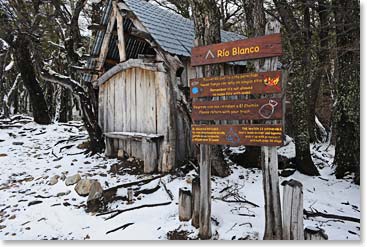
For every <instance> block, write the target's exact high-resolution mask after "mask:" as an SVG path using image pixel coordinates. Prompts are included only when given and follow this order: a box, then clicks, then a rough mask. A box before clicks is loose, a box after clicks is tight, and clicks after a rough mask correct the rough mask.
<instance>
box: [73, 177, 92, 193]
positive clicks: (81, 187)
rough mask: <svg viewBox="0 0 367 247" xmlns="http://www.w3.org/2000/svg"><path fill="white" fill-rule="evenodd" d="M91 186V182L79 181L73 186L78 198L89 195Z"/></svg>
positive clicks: (86, 180)
mask: <svg viewBox="0 0 367 247" xmlns="http://www.w3.org/2000/svg"><path fill="white" fill-rule="evenodd" d="M91 185H92V180H89V179H81V180H80V181H79V182H78V183H77V184H76V186H75V191H76V193H78V195H80V196H87V195H89V191H90V187H91Z"/></svg>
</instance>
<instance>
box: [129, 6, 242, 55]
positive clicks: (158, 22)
mask: <svg viewBox="0 0 367 247" xmlns="http://www.w3.org/2000/svg"><path fill="white" fill-rule="evenodd" d="M124 2H125V4H126V5H127V6H128V7H129V8H130V10H131V11H132V12H134V14H135V15H136V16H137V18H138V19H139V20H140V21H141V22H142V24H143V25H144V27H145V28H146V29H147V30H148V31H149V33H150V34H151V35H152V36H153V38H154V40H155V41H156V42H157V43H158V44H159V45H160V46H161V48H162V49H163V50H165V51H167V52H169V53H172V54H176V55H182V56H186V57H190V56H191V48H192V47H193V46H194V42H193V41H194V38H195V30H194V23H193V21H192V20H190V19H187V18H185V17H183V16H181V15H179V14H176V13H173V12H172V11H169V10H166V9H163V8H161V7H160V6H158V5H155V4H152V3H149V2H146V1H143V0H124ZM221 38H222V42H227V41H233V40H238V39H243V38H245V37H244V36H242V35H239V34H236V33H233V32H227V31H223V30H222V31H221Z"/></svg>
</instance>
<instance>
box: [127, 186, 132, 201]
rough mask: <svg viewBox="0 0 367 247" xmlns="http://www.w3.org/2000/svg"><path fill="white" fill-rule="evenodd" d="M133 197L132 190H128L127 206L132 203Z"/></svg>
mask: <svg viewBox="0 0 367 247" xmlns="http://www.w3.org/2000/svg"><path fill="white" fill-rule="evenodd" d="M133 196H134V194H133V189H132V188H128V189H127V203H128V204H131V203H133Z"/></svg>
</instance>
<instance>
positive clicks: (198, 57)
mask: <svg viewBox="0 0 367 247" xmlns="http://www.w3.org/2000/svg"><path fill="white" fill-rule="evenodd" d="M282 53H283V52H282V40H281V35H280V34H279V33H278V34H271V35H265V36H261V37H256V38H251V39H243V40H237V41H231V42H225V43H218V44H213V45H208V46H199V47H194V48H192V54H191V66H199V65H206V64H215V63H225V62H232V61H240V60H248V59H255V58H265V57H276V56H281V55H282Z"/></svg>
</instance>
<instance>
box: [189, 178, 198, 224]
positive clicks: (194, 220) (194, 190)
mask: <svg viewBox="0 0 367 247" xmlns="http://www.w3.org/2000/svg"><path fill="white" fill-rule="evenodd" d="M191 192H192V219H191V224H192V225H193V226H194V227H195V228H199V221H200V177H198V176H197V177H195V178H194V179H193V180H192V188H191Z"/></svg>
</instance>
